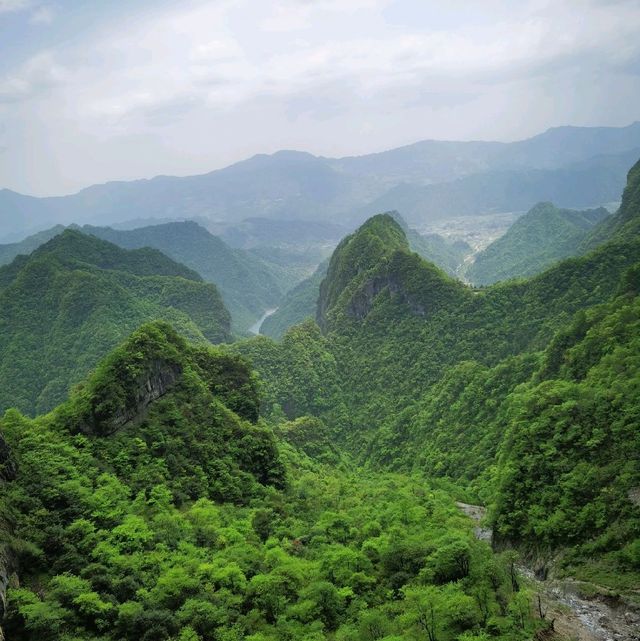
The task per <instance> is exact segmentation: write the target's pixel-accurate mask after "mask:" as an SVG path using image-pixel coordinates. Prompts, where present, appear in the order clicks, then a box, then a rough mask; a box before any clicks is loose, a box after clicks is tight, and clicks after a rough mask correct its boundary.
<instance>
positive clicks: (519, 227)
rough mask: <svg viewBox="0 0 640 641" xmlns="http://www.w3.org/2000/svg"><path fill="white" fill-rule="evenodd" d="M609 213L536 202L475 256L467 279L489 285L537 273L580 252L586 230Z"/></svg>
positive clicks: (477, 283)
mask: <svg viewBox="0 0 640 641" xmlns="http://www.w3.org/2000/svg"><path fill="white" fill-rule="evenodd" d="M608 215H609V212H608V211H607V210H606V209H604V208H602V207H601V208H599V209H588V210H586V211H575V210H571V209H558V208H557V207H555V206H554V205H553V204H552V203H538V204H537V205H536V206H535V207H533V208H532V209H530V210H529V211H528V212H527V213H526V214H524V215H523V216H521V217H520V218H518V219H517V220H516V222H515V223H514V224H513V225H512V226H511V227H510V228H509V229H508V231H507V233H506V234H505V235H504V236H501V237H500V238H498V240H496V241H494V242H493V243H491V244H490V245H489V246H488V247H487V248H485V249H484V250H482V251H481V252H480V253H479V254H478V255H477V256H476V257H475V259H474V261H473V263H472V264H471V265H470V266H469V269H468V270H467V271H466V274H465V275H466V278H467V279H468V280H469V281H470V282H472V283H474V284H476V285H490V284H492V283H495V282H497V281H499V280H508V279H510V278H522V277H526V276H533V275H535V274H538V273H540V272H541V271H543V270H544V269H546V268H547V267H550V266H551V265H552V264H553V263H555V262H557V261H559V260H561V259H562V258H568V257H569V256H575V255H577V254H579V253H580V248H581V246H582V244H583V243H584V241H585V239H586V238H587V237H588V236H589V233H590V232H591V231H592V229H593V228H594V227H595V226H596V225H597V224H598V223H599V222H601V221H603V220H604V219H605V218H606V217H607V216H608Z"/></svg>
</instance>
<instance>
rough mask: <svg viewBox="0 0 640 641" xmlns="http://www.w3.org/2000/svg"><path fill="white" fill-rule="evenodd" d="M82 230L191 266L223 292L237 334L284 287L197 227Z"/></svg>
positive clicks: (172, 225) (245, 256) (260, 264)
mask: <svg viewBox="0 0 640 641" xmlns="http://www.w3.org/2000/svg"><path fill="white" fill-rule="evenodd" d="M82 229H83V231H84V232H86V233H88V234H92V235H93V236H96V237H98V238H101V239H103V240H107V241H109V242H111V243H114V244H116V245H119V246H120V247H124V248H126V249H137V248H141V247H154V248H156V249H159V250H160V251H162V252H163V253H164V254H166V255H167V256H169V257H171V258H173V259H174V260H176V261H178V262H180V263H183V264H184V265H187V266H188V267H191V269H193V270H195V271H196V272H198V274H200V276H202V278H204V280H206V281H207V282H209V283H214V284H215V285H216V287H218V289H219V290H220V293H221V294H222V298H223V300H224V302H225V305H226V306H227V308H228V309H229V311H230V312H231V319H232V325H233V328H234V330H235V331H238V332H245V331H246V330H247V329H248V328H249V327H250V326H251V325H252V324H253V323H254V322H255V321H256V320H257V319H258V318H260V316H261V315H262V313H263V312H264V311H265V309H269V308H273V307H276V306H277V304H278V302H279V301H280V299H281V297H282V294H283V289H282V283H280V282H278V280H277V278H276V277H275V276H274V273H273V270H271V269H269V267H268V266H267V265H266V264H265V263H264V262H263V261H262V260H260V259H259V258H258V257H257V256H254V255H253V254H251V253H249V252H246V251H244V250H242V249H233V248H231V247H229V246H228V245H227V244H226V243H224V242H223V241H222V240H221V239H220V238H217V237H216V236H214V235H212V234H210V233H209V232H208V231H207V230H206V229H204V227H201V226H200V225H198V224H197V223H194V222H191V221H187V222H182V223H167V224H163V225H152V226H148V227H140V228H138V229H130V230H116V229H111V228H109V227H91V226H89V225H85V226H84V227H83V228H82Z"/></svg>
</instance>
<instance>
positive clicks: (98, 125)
mask: <svg viewBox="0 0 640 641" xmlns="http://www.w3.org/2000/svg"><path fill="white" fill-rule="evenodd" d="M469 4H470V3H468V2H467V1H466V0H448V2H447V3H446V4H444V5H443V4H442V3H436V2H430V1H428V0H424V1H423V2H420V3H418V2H414V1H413V0H393V2H391V0H348V1H347V0H264V2H255V0H217V1H216V2H202V1H201V0H186V1H185V2H183V3H180V4H178V3H172V4H170V5H169V6H168V7H167V6H166V5H160V4H159V3H158V4H157V5H155V6H154V7H153V8H151V9H147V11H146V12H142V11H140V13H137V14H136V13H132V14H131V15H129V16H127V21H126V22H123V21H119V22H118V23H117V26H116V23H115V22H114V23H109V24H106V25H104V26H103V27H102V28H101V30H100V31H94V32H88V33H87V34H86V36H85V37H84V38H80V39H78V40H77V41H75V42H74V43H72V44H66V45H62V44H61V45H60V47H59V48H58V49H57V50H55V51H53V50H51V51H46V52H37V50H34V52H33V54H34V55H33V56H32V57H31V58H30V59H29V60H28V61H27V62H25V63H24V64H23V65H22V66H21V67H19V68H17V69H15V70H14V71H12V72H11V73H8V74H7V75H6V76H5V77H4V78H3V79H2V78H0V102H3V103H4V105H3V106H2V109H3V116H6V117H11V118H12V121H13V122H16V123H20V122H24V123H25V127H26V126H27V122H26V121H27V118H30V119H31V122H30V123H29V124H33V121H34V120H36V119H39V123H38V124H39V125H40V127H41V129H42V136H43V137H44V138H46V137H47V135H49V136H50V137H52V138H53V137H55V140H56V144H55V146H54V147H55V149H56V153H57V154H60V155H61V156H64V154H67V155H68V157H69V160H68V162H69V164H70V166H72V165H73V163H74V161H73V154H77V153H78V152H77V151H74V145H73V144H72V143H71V141H74V140H76V139H78V138H80V137H86V139H87V141H94V142H95V141H96V140H97V141H99V142H100V144H101V145H105V146H106V145H111V144H113V145H116V143H115V142H114V141H120V142H122V141H124V140H129V139H131V138H133V137H135V140H136V144H135V145H131V148H130V151H129V152H127V153H126V154H125V156H126V157H123V158H122V159H121V161H120V162H118V163H115V162H114V163H113V164H112V165H102V164H100V163H98V162H97V161H96V169H95V171H96V172H99V171H100V172H107V174H106V175H102V177H104V178H108V177H111V176H112V175H113V174H114V173H115V174H117V175H118V176H119V177H124V176H123V174H122V173H121V172H122V171H124V169H123V167H129V169H128V171H129V172H130V173H131V174H132V175H146V174H149V173H153V171H155V169H153V168H152V167H156V166H157V167H158V168H159V169H161V168H162V167H163V166H164V165H163V164H162V163H165V164H166V165H169V166H171V167H174V166H175V165H174V163H178V161H184V170H183V171H185V172H188V171H193V170H206V169H209V168H211V167H213V166H217V165H219V164H220V163H221V162H222V159H225V160H228V159H229V158H230V157H231V158H232V159H235V158H239V157H241V156H243V155H246V154H247V153H251V152H254V151H264V150H269V149H273V148H277V147H283V146H288V147H294V146H298V147H303V148H308V149H310V150H312V151H314V150H315V151H319V152H321V153H341V152H350V151H358V150H362V151H366V150H370V149H376V148H380V147H383V146H391V145H393V144H397V143H402V142H409V141H411V140H415V139H419V138H422V137H428V136H432V137H447V138H460V137H464V136H473V137H495V136H497V137H512V136H514V135H523V134H528V133H533V132H532V130H531V128H532V127H536V128H538V127H544V126H547V125H554V124H560V123H561V122H570V121H573V122H575V123H576V124H580V123H581V122H585V121H586V120H587V119H590V120H593V119H594V118H595V115H594V114H595V113H596V111H597V110H600V111H599V112H601V114H602V116H601V121H600V122H602V123H603V124H606V123H607V122H608V121H607V119H608V118H610V117H612V116H611V114H612V113H614V111H615V113H616V114H625V113H631V111H632V110H633V108H634V102H633V101H631V100H628V101H627V103H626V106H625V105H617V106H616V109H615V110H605V109H603V108H602V106H601V104H602V103H604V102H606V101H603V100H602V99H601V98H602V96H600V95H599V91H600V89H599V86H600V84H599V82H600V79H601V78H605V77H606V78H607V85H606V86H607V91H608V92H609V95H610V96H611V95H616V91H617V92H624V91H627V92H628V91H631V89H630V88H629V87H632V84H633V83H632V81H629V80H628V76H629V75H630V74H634V73H635V74H636V75H637V74H638V73H640V63H639V61H640V39H638V37H637V34H638V32H639V31H640V5H638V2H637V0H635V1H634V0H620V1H617V2H615V4H614V3H612V2H610V1H605V0H557V1H555V2H550V0H523V1H522V2H518V3H513V2H512V0H486V2H485V3H482V7H481V8H477V7H476V8H475V9H470V8H469ZM10 5H11V6H13V7H16V8H14V9H12V10H14V11H16V10H18V9H17V7H18V6H20V7H21V8H22V9H23V10H24V9H26V10H28V11H31V12H32V14H31V15H32V20H33V19H35V16H36V15H37V11H38V10H39V9H42V10H44V8H45V7H46V6H48V5H42V4H39V3H35V4H29V3H28V2H26V1H24V0H23V1H22V2H21V1H20V0H0V11H2V10H5V11H7V10H8V9H6V7H8V6H10ZM474 6H475V5H474ZM398 7H400V9H402V11H404V13H403V14H402V15H401V16H400V18H398V14H397V12H398V11H399V9H398ZM391 9H394V10H395V11H396V14H395V18H394V20H393V21H390V18H388V16H389V15H390V14H389V11H390V10H391ZM62 11H63V9H62V8H60V7H57V8H56V14H57V15H56V18H57V19H56V21H55V23H54V24H53V26H52V27H51V30H55V28H56V26H57V25H58V24H59V23H62V22H63V20H62V15H61V13H62ZM420 12H421V13H420ZM418 14H419V15H418ZM42 16H43V17H41V18H40V20H47V19H49V18H51V17H53V14H51V13H50V14H48V16H49V17H46V16H47V14H46V12H45V13H43V14H42ZM123 25H124V26H123ZM578 80H579V81H580V82H578ZM636 80H637V78H636ZM625 83H626V85H625ZM637 84H638V89H637V90H636V93H637V94H639V95H638V98H639V99H640V83H637ZM627 85H628V86H627ZM573 86H575V87H579V93H576V95H573V93H572V91H571V88H572V87H573ZM615 87H617V90H616V89H615ZM551 91H553V92H557V95H554V94H552V95H551V96H549V92H551ZM625 95H626V94H625ZM560 96H561V98H560ZM27 100H28V101H29V104H30V111H28V112H26V111H24V110H23V105H21V104H18V103H19V102H20V101H22V102H24V101H27ZM527 100H530V101H532V102H533V103H536V101H537V103H536V104H538V105H541V104H544V105H545V110H544V111H541V110H540V109H539V110H538V111H536V112H535V113H533V112H532V113H531V114H529V116H528V117H527V118H524V117H523V115H522V110H523V109H525V108H526V106H527V103H526V101H527ZM635 104H638V101H636V102H635ZM589 105H597V108H596V107H593V108H591V107H590V106H589ZM27 113H28V115H27ZM505 113H509V114H511V115H509V116H508V117H505ZM616 117H619V118H622V117H623V116H622V115H617V116H616ZM630 119H633V118H630ZM362 123H367V125H366V127H364V126H363V125H362ZM594 124H595V123H594ZM47 132H51V133H50V134H47ZM203 132H205V133H203ZM371 132H374V133H373V134H372V133H371ZM207 136H208V137H209V138H210V139H211V140H216V142H217V144H216V145H212V144H210V142H209V140H208V139H207ZM16 139H17V136H16ZM120 142H118V143H117V144H118V145H119V144H120ZM36 144H37V141H36V142H34V145H36ZM87 145H88V146H89V147H91V145H90V143H89V142H87ZM122 145H124V142H122ZM225 145H226V146H225ZM118 148H119V147H118ZM150 150H153V153H151V151H150ZM102 153H104V152H102ZM114 153H115V152H114ZM163 154H164V156H163ZM64 157H67V156H64ZM150 157H151V160H152V161H153V163H157V164H153V165H151V164H149V165H146V164H143V161H142V159H144V162H145V163H148V162H149V158H150ZM83 161H86V159H83ZM77 164H79V163H77ZM178 164H179V163H178ZM98 165H100V166H98ZM85 168H86V167H85V166H84V165H83V167H82V168H81V169H82V170H84V169H85ZM167 171H168V170H167ZM109 172H111V173H109ZM67 173H68V174H69V175H73V176H77V175H80V174H81V172H80V171H75V170H74V169H73V168H72V169H69V171H68V172H67ZM127 175H128V174H127ZM87 179H88V178H87Z"/></svg>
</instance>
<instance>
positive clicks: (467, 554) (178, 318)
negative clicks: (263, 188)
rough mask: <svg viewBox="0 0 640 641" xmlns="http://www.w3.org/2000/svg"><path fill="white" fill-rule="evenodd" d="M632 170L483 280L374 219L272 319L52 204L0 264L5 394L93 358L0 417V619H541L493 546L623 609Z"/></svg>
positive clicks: (633, 335) (10, 625)
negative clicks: (239, 335)
mask: <svg viewBox="0 0 640 641" xmlns="http://www.w3.org/2000/svg"><path fill="white" fill-rule="evenodd" d="M639 189H640V172H639V171H638V165H636V166H635V167H634V168H632V170H631V171H630V172H629V175H628V185H627V188H626V189H625V191H624V194H623V198H622V204H621V206H620V210H619V211H618V213H617V214H615V215H614V216H612V217H610V218H607V219H605V220H603V221H602V222H601V223H599V224H598V225H597V226H596V227H594V228H593V231H592V232H589V238H587V239H585V240H584V244H583V245H582V246H581V248H580V250H579V251H581V252H582V254H581V255H579V256H576V257H572V258H568V259H565V260H562V261H560V262H557V263H555V264H553V265H552V266H551V267H550V268H548V269H547V270H546V271H544V272H542V273H540V274H538V275H536V276H533V277H531V278H522V279H518V280H513V281H508V282H504V283H499V284H496V285H492V286H488V287H486V288H482V289H476V288H473V287H469V286H467V285H464V284H463V283H461V282H460V281H459V280H456V279H455V278H452V277H451V276H450V275H449V274H447V273H446V272H445V271H443V270H441V269H440V268H438V267H437V266H435V265H434V264H432V263H430V262H427V261H426V260H424V259H423V258H422V257H421V256H419V255H418V254H417V253H414V251H412V246H411V242H410V239H409V238H408V237H407V233H406V232H405V229H404V228H403V224H402V221H399V220H398V219H397V217H394V215H391V214H379V215H376V216H374V217H373V218H371V219H369V220H367V222H366V223H364V224H363V225H362V226H361V227H360V228H359V229H357V230H356V231H355V232H354V233H352V234H350V235H348V236H347V237H345V238H344V239H343V240H342V241H341V242H340V244H339V245H338V247H337V248H336V250H335V251H334V253H333V255H332V257H331V260H330V261H329V264H328V266H327V269H326V274H325V275H324V276H323V277H322V280H321V284H320V286H319V292H318V298H317V304H316V311H315V320H314V319H313V318H306V319H305V320H303V322H301V323H299V324H297V325H295V326H293V327H292V328H290V329H289V330H287V331H286V332H285V333H284V334H283V336H282V339H281V340H280V341H274V340H272V339H271V338H268V337H266V336H257V337H254V338H249V339H244V340H241V341H239V342H236V343H232V344H229V345H224V346H219V347H212V346H211V345H209V344H208V343H207V341H206V340H205V338H209V339H210V340H214V339H216V338H220V335H222V334H224V337H226V336H227V335H228V316H225V312H224V307H223V306H222V303H221V302H220V299H219V297H217V294H216V290H215V288H214V287H213V286H212V285H206V284H204V283H203V282H202V280H201V279H200V277H199V276H198V275H197V274H195V272H192V271H191V270H190V269H189V268H188V267H185V266H182V265H179V264H177V263H174V262H173V261H172V260H171V259H169V258H167V257H166V256H164V255H163V254H161V253H159V252H157V251H155V250H151V249H143V250H134V251H127V250H124V249H120V248H118V247H116V246H114V245H111V244H109V243H106V242H104V241H100V240H98V239H97V238H95V237H92V236H86V235H84V234H81V233H79V232H77V231H72V230H71V231H66V232H64V233H63V234H61V235H59V236H57V237H56V238H54V239H53V240H51V241H49V242H48V243H46V244H45V245H43V246H42V247H40V248H39V249H38V250H36V251H35V252H34V253H33V254H32V255H31V256H29V257H24V256H21V257H18V258H17V259H16V260H14V262H13V263H11V264H10V265H7V266H5V267H4V268H2V269H0V288H1V289H0V296H1V297H2V300H1V301H0V302H1V303H2V305H1V306H0V314H1V315H0V319H2V320H1V322H2V323H3V325H2V328H3V330H4V328H5V327H9V328H11V333H10V334H9V335H10V336H11V337H13V338H12V341H13V342H11V343H8V344H6V345H5V344H1V343H0V354H2V355H3V358H4V360H3V367H7V368H10V369H7V370H6V374H5V373H4V372H2V379H3V381H5V380H6V381H7V382H8V386H7V391H6V392H5V391H4V390H3V393H6V394H7V398H9V399H10V400H11V401H12V404H13V405H18V407H20V406H21V404H22V406H23V407H24V406H27V404H28V403H32V404H33V405H36V407H37V408H38V409H39V408H41V407H43V406H45V402H49V399H51V398H53V397H55V395H56V394H57V395H58V396H59V397H62V396H63V395H61V394H60V389H61V383H62V381H63V380H64V381H65V383H66V384H67V385H68V384H69V383H72V382H75V383H77V382H79V381H80V380H81V379H82V378H84V374H86V373H87V372H88V371H89V370H91V369H94V372H93V374H91V375H90V376H89V377H88V378H86V379H85V382H84V383H80V384H78V385H76V387H75V388H74V389H73V390H72V391H71V393H70V394H69V396H68V398H67V400H65V401H64V402H62V403H61V404H60V405H58V406H57V407H56V408H55V409H53V411H51V412H50V413H49V414H46V415H44V416H39V417H37V418H35V419H29V418H26V417H25V416H23V415H22V414H21V413H20V412H19V411H18V410H16V409H11V410H9V411H8V412H6V414H5V416H4V418H3V419H2V420H1V421H0V434H1V435H2V436H1V438H0V490H1V492H2V494H1V496H0V531H2V532H3V542H2V544H1V545H0V595H2V593H3V591H4V587H5V585H6V583H7V582H8V577H9V576H10V575H11V574H12V572H13V571H14V570H15V568H18V574H19V578H20V581H19V582H17V581H13V582H11V583H9V587H8V602H7V613H6V614H7V616H6V619H5V626H4V627H5V632H6V633H7V635H8V637H9V638H11V639H17V640H18V641H36V640H37V641H40V640H41V639H44V640H45V641H49V640H50V641H54V640H57V639H64V640H65V641H67V640H69V641H71V640H74V641H75V640H76V639H82V640H86V641H110V640H113V641H122V640H127V641H128V640H131V641H134V640H136V641H138V640H143V641H156V640H159V641H240V640H241V639H247V640H248V641H280V640H281V639H290V640H291V641H297V640H298V639H301V640H306V641H323V640H327V641H363V640H364V641H383V640H384V641H399V640H401V639H402V640H404V639H428V640H429V641H487V639H489V638H496V639H503V640H504V641H532V640H534V639H535V640H536V641H546V640H548V639H558V640H560V639H562V641H565V639H564V638H563V637H562V636H560V633H559V631H558V629H554V626H555V623H554V616H555V614H556V613H558V616H560V617H563V616H564V617H565V623H566V620H569V621H570V622H571V623H573V624H575V621H576V619H575V618H574V619H570V618H569V619H566V616H565V615H566V612H565V611H564V610H563V608H565V607H566V606H567V603H569V604H571V603H572V601H567V600H565V601H562V603H563V605H562V607H561V608H560V609H558V608H556V610H554V616H551V615H549V616H547V614H548V613H549V610H548V609H547V605H548V602H549V601H548V599H549V598H552V597H550V595H552V594H555V592H554V590H555V589H556V588H555V586H556V585H557V584H555V583H554V584H553V586H554V587H552V588H549V589H546V588H544V587H537V588H536V589H539V590H540V592H541V593H542V594H541V595H540V599H537V598H536V597H535V594H534V593H533V592H531V591H530V587H529V586H535V585H537V586H540V585H541V584H533V583H531V582H530V581H529V580H527V579H524V578H523V577H522V576H520V570H519V569H518V563H519V562H523V561H519V560H518V559H519V558H520V559H524V562H525V563H526V562H528V563H529V566H530V567H532V568H533V569H536V570H538V574H539V575H540V576H545V575H546V574H547V573H548V572H550V573H551V574H552V575H553V576H554V577H555V578H554V580H558V577H562V576H569V577H571V579H570V581H569V582H568V583H567V585H570V586H571V590H572V592H571V594H572V599H580V598H581V597H582V596H583V595H585V594H588V595H589V596H590V598H591V599H593V600H594V603H595V602H597V603H598V604H600V605H602V607H604V605H603V604H609V606H607V607H610V610H608V612H615V611H623V612H624V617H622V619H624V620H623V621H622V624H623V625H624V626H626V628H625V629H627V630H630V629H632V627H633V625H636V622H637V621H638V620H640V619H638V608H637V594H636V592H635V590H637V585H638V584H639V582H640V501H639V496H640V465H639V462H640V441H639V440H638V425H639V423H640V402H639V400H638V399H640V358H639V356H638V355H639V353H640V344H639V336H640V303H639V301H640V235H639V234H638V233H637V232H638V221H639V220H640V202H639V201H638V194H639V193H640V192H639V191H638V190H639ZM590 239H593V240H590ZM589 242H593V244H594V245H597V246H595V247H594V248H593V249H589V247H588V244H589ZM320 278H321V273H319V274H317V275H316V279H317V280H320ZM76 283H77V285H76ZM312 289H313V283H311V284H310V283H307V284H305V286H304V287H302V288H301V289H300V291H298V292H297V294H296V296H294V297H291V299H290V300H289V301H288V307H287V308H286V309H285V310H284V311H285V312H286V314H284V315H283V317H282V318H284V319H287V317H288V320H289V321H291V320H292V319H293V317H295V316H296V315H299V314H301V313H302V307H305V308H306V307H307V303H308V302H309V297H310V296H311V292H312ZM305 297H306V298H305ZM296 301H304V305H302V306H301V307H300V308H296V307H295V303H296ZM137 305H140V306H142V307H141V308H139V307H138V306H137ZM140 309H142V310H143V311H144V312H145V313H148V314H149V316H147V317H143V316H144V314H143V313H140V319H138V316H137V314H138V313H139V312H140ZM212 309H216V310H218V312H217V313H218V315H217V316H215V315H214V316H211V315H210V312H211V310H212ZM305 316H307V314H305ZM157 317H160V318H161V319H162V321H156V322H153V323H146V324H144V325H143V326H142V327H141V328H139V329H137V330H136V329H135V326H134V328H132V331H133V333H132V334H131V335H130V337H129V338H128V339H127V340H125V341H124V342H121V341H122V340H123V338H125V337H124V336H121V335H120V334H119V332H120V331H122V330H123V328H125V327H127V323H128V319H129V318H131V322H132V323H133V322H135V323H136V326H137V324H139V323H142V322H145V321H148V320H149V318H157ZM223 317H224V318H226V319H227V321H226V323H227V324H226V325H224V318H223ZM212 318H215V319H216V320H215V322H214V321H212V320H211V319H212ZM281 320H282V319H281ZM166 321H168V322H166ZM207 323H208V324H207ZM172 326H173V327H172ZM281 327H282V325H280V326H279V327H278V326H276V330H275V331H274V333H279V332H280V331H281V329H280V328H281ZM176 330H177V331H176ZM216 332H218V333H219V334H220V335H218V336H216V335H214V334H215V333H216ZM179 333H184V334H185V335H187V337H188V338H190V339H192V341H191V342H187V341H186V340H185V339H184V338H182V337H180V336H179ZM5 334H6V332H4V331H3V332H2V335H1V336H2V338H1V339H0V340H4V337H5ZM105 337H106V338H105ZM89 338H90V340H89ZM106 339H109V340H111V339H113V343H112V345H111V346H113V345H117V344H118V343H120V346H119V347H116V349H115V350H114V351H112V352H111V353H110V354H109V355H107V356H106V358H105V359H104V360H102V362H100V363H99V364H97V366H96V363H97V361H98V360H99V359H98V356H101V355H102V354H106V353H107V352H108V349H110V348H111V346H109V348H108V349H107V348H106V343H107V342H109V341H108V340H106ZM82 341H84V343H82ZM42 346H45V347H44V348H43V347H42ZM96 346H100V349H102V347H105V349H104V351H103V352H102V354H98V351H99V349H98V348H97V347H96ZM34 355H36V358H35V359H34V358H33V357H34ZM91 358H93V359H94V360H93V361H92V362H90V363H89V360H90V359H91ZM65 359H66V360H65ZM82 359H85V360H82ZM70 363H73V365H74V366H75V367H77V369H73V368H71V365H70ZM78 364H80V365H83V366H84V371H83V372H80V368H79V366H78ZM251 366H253V367H254V368H255V372H256V373H255V374H254V371H253V370H252V368H251ZM64 367H66V368H67V369H66V371H65V370H63V368H64ZM56 368H58V369H56ZM52 374H53V375H55V376H52ZM55 377H57V378H55ZM74 377H76V378H74ZM54 380H57V381H59V388H58V389H56V390H49V391H47V390H46V388H44V389H45V391H46V394H45V393H44V392H40V391H39V390H40V389H43V388H42V386H43V383H45V382H46V383H47V384H48V383H49V382H50V381H54ZM20 386H22V387H20ZM38 386H40V387H38ZM18 390H27V392H26V394H27V395H25V393H24V392H22V391H20V392H19V391H18ZM34 390H35V391H34ZM20 394H22V396H21V395H20ZM30 394H31V395H32V396H29V395H30ZM47 394H49V396H47ZM32 398H33V399H34V400H32ZM23 399H26V400H23ZM38 403H40V404H41V405H37V404H38ZM48 407H51V405H49V406H48ZM26 409H28V410H31V409H32V407H31V406H27V407H26ZM455 499H458V500H462V501H468V502H476V503H478V504H482V505H485V506H487V508H488V517H487V521H486V522H485V523H484V524H481V525H483V526H491V527H492V528H493V542H494V544H495V549H494V550H492V549H491V548H490V547H489V545H488V544H487V542H486V541H485V540H484V539H485V538H487V537H488V536H490V534H489V533H488V531H487V530H486V529H484V527H480V528H474V524H473V523H472V522H471V521H470V520H469V519H468V518H467V517H466V516H465V515H464V514H463V513H462V511H461V509H464V510H467V511H469V508H472V509H475V508H474V506H473V505H467V504H466V503H463V504H458V507H456V504H455V502H454V500H455ZM476 513H477V512H476ZM499 550H502V551H499ZM519 553H520V555H519ZM553 598H555V597H553ZM634 599H635V600H634ZM0 603H3V604H4V601H3V599H1V598H0ZM583 603H584V601H583ZM569 607H571V605H569ZM563 612H564V614H563ZM604 619H605V617H601V618H600V619H599V621H601V622H602V621H604ZM603 625H609V623H608V622H606V621H605V622H604V623H603ZM570 632H573V630H570ZM618 636H619V637H620V638H624V636H620V635H618ZM627 636H628V635H627Z"/></svg>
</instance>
